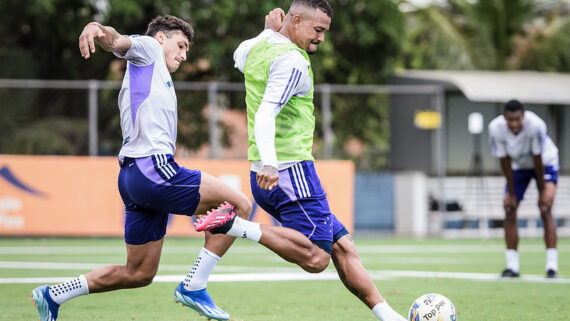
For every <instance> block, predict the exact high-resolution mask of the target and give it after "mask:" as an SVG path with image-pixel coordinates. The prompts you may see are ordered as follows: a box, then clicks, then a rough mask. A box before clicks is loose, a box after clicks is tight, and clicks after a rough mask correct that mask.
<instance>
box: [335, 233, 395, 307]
mask: <svg viewBox="0 0 570 321" xmlns="http://www.w3.org/2000/svg"><path fill="white" fill-rule="evenodd" d="M332 260H333V263H334V266H335V267H336V270H337V271H338V275H339V276H340V279H341V281H342V283H344V285H345V286H346V288H347V289H348V290H349V291H350V292H352V294H354V295H355V296H356V297H357V298H359V299H360V300H361V301H362V302H363V303H364V304H366V306H368V307H369V308H370V309H372V308H373V307H374V306H375V305H376V304H378V303H381V302H384V299H383V298H382V296H381V295H380V292H379V291H378V289H377V288H376V286H375V285H374V283H373V282H372V279H371V278H370V275H368V272H367V271H366V269H365V268H364V266H363V265H362V263H361V262H360V258H359V257H358V253H357V252H356V246H355V245H354V242H353V241H352V238H351V237H350V235H348V234H347V235H345V236H343V237H341V238H340V239H339V240H338V241H336V242H335V243H334V244H333V253H332Z"/></svg>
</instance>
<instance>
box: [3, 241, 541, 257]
mask: <svg viewBox="0 0 570 321" xmlns="http://www.w3.org/2000/svg"><path fill="white" fill-rule="evenodd" d="M200 249H201V247H197V246H164V248H163V252H164V253H166V252H168V253H172V254H178V253H194V252H196V253H197V252H199V251H200ZM357 249H358V252H360V253H375V254H381V253H386V254H389V253H394V254H403V253H488V252H501V253H502V252H503V251H504V250H505V247H504V246H503V245H499V244H497V245H488V244H482V245H461V244H457V245H427V246H426V245H422V243H421V241H418V245H357ZM519 251H520V252H521V253H524V252H529V253H531V252H532V253H535V252H540V253H543V252H544V246H543V245H539V244H529V245H524V244H522V245H521V246H520V250H519ZM230 252H231V253H235V254H264V253H267V252H269V250H267V249H265V248H264V247H262V246H260V245H240V246H236V247H233V248H231V249H230ZM52 254H90V255H93V254H117V255H119V254H126V250H125V247H124V245H117V246H0V255H52Z"/></svg>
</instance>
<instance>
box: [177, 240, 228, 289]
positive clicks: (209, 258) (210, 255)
mask: <svg viewBox="0 0 570 321" xmlns="http://www.w3.org/2000/svg"><path fill="white" fill-rule="evenodd" d="M219 260H220V257H219V256H218V255H216V253H214V252H212V251H208V250H207V249H206V248H204V247H203V248H202V250H201V251H200V254H198V257H196V261H195V262H194V266H193V267H192V269H191V270H190V272H188V274H187V275H186V278H184V281H183V282H184V283H183V284H184V288H185V289H186V290H188V291H196V290H202V289H205V288H206V286H207V285H208V277H210V274H211V273H212V271H213V270H214V268H215V267H216V264H218V261H219Z"/></svg>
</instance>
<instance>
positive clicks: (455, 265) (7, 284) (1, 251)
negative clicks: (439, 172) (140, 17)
mask: <svg viewBox="0 0 570 321" xmlns="http://www.w3.org/2000/svg"><path fill="white" fill-rule="evenodd" d="M355 242H356V244H357V247H358V250H359V253H360V255H361V257H362V261H363V263H364V265H365V266H366V268H367V269H368V270H369V272H370V274H371V275H372V277H373V278H374V280H375V283H376V285H377V286H378V287H379V289H380V291H381V292H382V294H383V295H384V296H385V297H386V298H387V299H388V301H389V302H390V304H391V305H392V307H394V309H395V310H396V311H398V312H400V313H402V314H406V313H407V311H408V308H409V306H410V304H411V303H412V302H413V301H414V299H416V298H417V297H419V296H421V295H422V294H425V293H429V292H436V293H441V294H443V295H445V296H447V297H448V298H450V299H451V300H452V301H453V302H454V304H455V306H456V308H457V311H458V315H459V316H458V320H460V321H481V320H509V321H510V320H517V321H518V320H533V321H537V320H549V321H550V320H561V321H562V320H564V321H567V320H569V319H570V299H569V297H570V279H568V278H567V277H568V276H570V239H560V240H559V264H560V271H559V273H560V276H561V277H560V278H559V279H558V280H556V281H553V282H549V281H547V280H545V279H544V263H545V262H544V260H545V258H544V257H545V254H544V245H543V242H542V240H540V239H522V240H521V246H520V249H519V251H520V256H521V274H522V278H521V279H519V280H501V279H499V278H497V277H496V276H497V275H498V273H499V272H500V271H501V270H502V269H503V267H504V255H503V251H504V246H503V241H502V240H500V239H493V240H441V239H428V240H408V239H393V238H378V239H372V238H356V239H355ZM202 243H203V241H202V240H200V239H183V238H167V239H166V241H165V247H164V250H163V257H162V261H161V266H160V269H159V272H158V275H157V278H155V282H154V283H153V284H151V285H150V286H148V287H145V288H141V289H134V290H121V291H116V292H109V293H102V294H95V295H89V296H83V297H79V298H77V299H74V300H71V301H69V302H67V303H66V304H65V305H64V306H63V307H62V308H61V309H60V316H59V319H58V320H61V321H68V320H74V321H82V320H90V321H91V320H92V321H95V320H105V321H122V320H137V321H139V320H140V321H142V320H149V321H150V320H152V321H155V320H164V321H166V320H169V321H170V320H205V319H204V318H200V317H198V316H197V314H196V313H195V312H193V311H192V310H190V309H188V308H185V307H182V306H181V305H180V304H178V305H177V304H174V300H173V297H172V294H173V291H174V288H175V286H176V284H177V282H179V281H180V280H182V278H183V277H184V275H185V274H186V273H187V272H188V269H189V268H190V267H191V265H192V264H193V262H194V258H195V256H196V255H197V253H198V252H199V250H200V248H201V246H202ZM124 260H125V248H124V244H123V241H122V239H94V238H57V239H18V238H0V320H11V321H21V320H37V315H36V312H35V309H34V308H33V305H32V303H31V300H30V298H29V295H30V292H31V290H32V289H33V288H34V287H36V286H37V285H40V284H43V283H46V282H50V281H49V280H51V283H53V282H55V281H57V279H56V278H62V277H63V278H66V277H75V276H77V275H79V274H81V273H86V272H88V271H90V270H91V269H93V268H95V267H97V266H99V265H105V264H121V263H124ZM214 273H215V274H214V275H213V276H212V278H211V281H210V283H209V284H208V291H209V292H210V294H211V295H212V296H213V298H214V300H215V302H216V303H217V304H218V305H219V306H220V307H222V308H223V309H225V310H226V311H228V312H229V313H230V314H231V316H232V319H231V320H234V321H238V320H239V321H268V320H283V321H285V320H303V321H315V320H326V321H348V320H351V321H352V320H375V318H374V317H373V315H372V314H371V313H370V311H369V310H368V309H367V308H366V307H365V306H364V305H363V304H362V303H360V301H358V300H357V299H356V298H355V297H353V296H352V295H351V294H350V293H349V292H348V291H347V290H346V289H345V288H344V287H343V285H342V284H341V282H340V281H338V280H337V279H335V272H334V268H333V266H332V264H331V266H330V267H329V269H328V270H327V271H325V272H323V273H322V274H319V275H317V276H318V277H320V279H307V276H308V275H307V274H306V273H304V272H301V270H300V269H299V268H297V267H296V266H294V265H291V264H289V263H286V262H284V261H283V260H281V259H279V258H278V257H277V256H276V255H275V254H273V253H271V252H269V251H268V250H266V249H265V248H263V247H262V246H260V245H258V244H254V243H251V242H249V241H245V240H238V241H236V243H235V244H234V246H233V247H232V248H231V249H230V251H229V252H228V253H227V254H226V255H225V256H224V258H223V259H222V261H220V263H219V264H218V266H217V267H216V270H215V271H214ZM278 278H289V279H290V280H280V281H276V280H277V279H278ZM24 282H26V283H24Z"/></svg>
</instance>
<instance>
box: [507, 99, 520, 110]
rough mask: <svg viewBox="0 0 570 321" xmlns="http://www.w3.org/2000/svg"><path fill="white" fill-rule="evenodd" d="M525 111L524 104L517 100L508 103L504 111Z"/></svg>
mask: <svg viewBox="0 0 570 321" xmlns="http://www.w3.org/2000/svg"><path fill="white" fill-rule="evenodd" d="M519 110H520V111H524V107H523V104H522V103H521V102H520V101H518V100H516V99H511V100H509V101H507V103H506V104H505V108H504V109H503V111H505V112H507V111H510V112H514V111H519Z"/></svg>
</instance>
